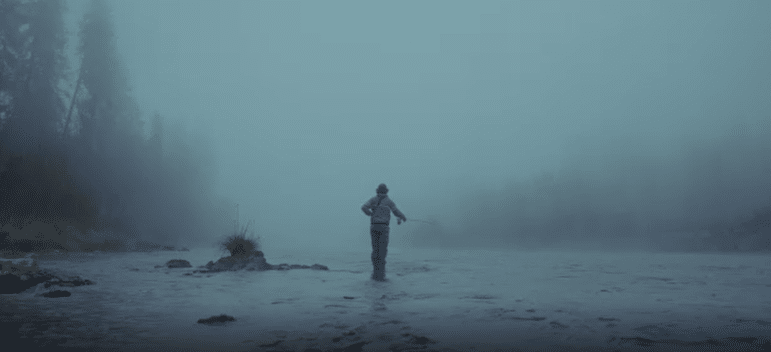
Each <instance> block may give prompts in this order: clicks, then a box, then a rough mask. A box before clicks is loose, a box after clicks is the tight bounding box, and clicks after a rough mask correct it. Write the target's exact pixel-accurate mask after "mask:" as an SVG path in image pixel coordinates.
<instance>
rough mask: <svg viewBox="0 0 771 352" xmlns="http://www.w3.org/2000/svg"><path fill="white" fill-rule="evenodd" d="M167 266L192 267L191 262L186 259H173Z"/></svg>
mask: <svg viewBox="0 0 771 352" xmlns="http://www.w3.org/2000/svg"><path fill="white" fill-rule="evenodd" d="M166 266H167V267H169V268H190V267H192V265H190V262H188V261H187V260H184V259H172V260H169V261H168V262H166Z"/></svg>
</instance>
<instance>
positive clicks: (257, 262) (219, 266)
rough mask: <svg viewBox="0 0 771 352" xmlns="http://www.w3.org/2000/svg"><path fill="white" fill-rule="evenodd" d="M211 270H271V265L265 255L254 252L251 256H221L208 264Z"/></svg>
mask: <svg viewBox="0 0 771 352" xmlns="http://www.w3.org/2000/svg"><path fill="white" fill-rule="evenodd" d="M206 269H208V270H209V271H214V272H216V271H236V270H260V271H262V270H269V269H271V265H270V264H268V263H267V262H266V261H265V257H263V256H260V255H257V254H256V253H255V254H252V255H249V256H245V255H243V256H242V255H239V256H228V257H224V258H220V259H219V260H217V261H216V262H209V263H208V264H206Z"/></svg>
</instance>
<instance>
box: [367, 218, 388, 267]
mask: <svg viewBox="0 0 771 352" xmlns="http://www.w3.org/2000/svg"><path fill="white" fill-rule="evenodd" d="M388 233H389V228H388V226H387V225H379V224H378V225H372V227H370V235H371V237H372V278H373V279H375V280H382V279H384V278H385V257H386V254H387V253H388Z"/></svg>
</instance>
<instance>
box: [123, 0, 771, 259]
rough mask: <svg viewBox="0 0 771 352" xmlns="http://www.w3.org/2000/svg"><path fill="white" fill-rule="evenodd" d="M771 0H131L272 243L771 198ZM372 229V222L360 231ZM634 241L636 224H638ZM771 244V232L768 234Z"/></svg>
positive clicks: (567, 223) (727, 211) (165, 75)
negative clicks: (397, 215)
mask: <svg viewBox="0 0 771 352" xmlns="http://www.w3.org/2000/svg"><path fill="white" fill-rule="evenodd" d="M770 10H771V9H770V8H769V5H767V4H765V3H764V2H742V3H721V2H698V3H693V2H687V3H686V2H671V3H663V2H648V1H636V2H564V1H549V2H540V1H503V2H501V1H487V2H485V1H475V2H454V1H452V2H435V1H424V2H419V3H415V2H389V3H387V4H385V3H382V4H381V3H370V2H368V3H360V2H350V1H339V2H323V3H322V2H311V1H300V2H295V1H292V2H284V1H276V2H273V1H261V2H257V1H230V2H226V3H219V2H209V1H189V2H179V1H164V2H161V3H156V2H143V1H132V2H116V3H114V4H113V13H112V14H113V16H114V21H115V28H116V37H117V43H118V48H119V52H120V53H121V55H122V58H123V60H124V62H125V65H126V68H127V70H128V72H129V73H130V76H129V77H130V80H131V82H132V86H133V87H134V92H135V96H136V98H137V101H138V102H139V104H140V106H142V108H143V109H144V110H146V111H147V112H148V113H150V112H152V111H158V112H160V113H161V114H162V115H164V116H166V117H168V118H169V119H170V120H172V119H173V120H181V121H186V126H188V127H189V128H190V129H192V130H194V131H197V132H198V133H200V134H201V135H202V136H204V137H205V138H207V139H209V140H211V141H212V142H211V143H212V146H213V147H214V148H215V149H216V166H213V167H216V170H217V173H218V176H219V177H218V179H217V182H218V188H217V189H218V190H219V191H220V192H221V193H222V194H224V195H226V196H227V197H228V198H229V199H230V200H232V202H233V203H238V204H240V209H241V216H242V217H243V218H251V219H254V220H255V221H256V223H257V229H258V231H259V232H260V233H261V234H262V235H263V238H264V240H265V241H267V242H271V241H312V242H316V243H318V244H319V245H321V244H329V243H344V242H349V241H359V242H362V243H365V244H366V241H368V239H367V236H366V230H367V229H366V226H367V224H366V219H365V218H363V217H361V214H360V213H359V212H358V211H357V209H358V206H359V205H360V204H361V203H363V202H364V201H365V200H366V199H367V198H368V197H369V196H371V195H373V193H374V188H375V186H376V185H377V184H379V183H381V182H384V183H386V184H388V186H389V188H390V189H391V190H392V192H391V193H390V195H391V197H392V199H394V200H395V201H396V202H397V204H399V205H400V207H401V209H402V210H403V211H404V213H405V214H406V215H407V217H408V218H410V217H412V218H429V217H433V218H434V219H436V220H438V221H439V222H440V223H441V224H443V225H444V227H443V228H442V230H441V231H442V232H441V233H438V232H437V231H436V229H435V230H434V231H433V232H431V230H430V229H418V226H417V224H415V223H409V222H408V223H407V224H406V226H405V227H402V228H398V231H397V232H396V233H395V234H394V238H395V241H399V238H402V237H403V239H404V240H405V241H406V242H409V243H420V244H426V245H436V244H448V243H453V244H459V245H461V244H462V245H464V246H465V245H474V244H476V245H497V243H499V242H505V243H507V244H510V245H513V246H517V245H518V244H519V243H533V242H535V243H538V244H542V245H547V244H549V243H551V242H554V241H564V240H568V241H573V242H577V243H580V242H582V241H583V240H584V239H591V238H598V237H603V236H604V235H600V234H599V233H603V234H606V235H607V236H609V237H615V238H618V237H634V238H638V239H639V238H640V237H641V236H642V237H646V238H647V237H651V238H652V237H654V236H655V235H657V234H658V233H662V232H677V231H681V232H683V231H698V230H702V229H703V228H705V227H706V226H709V225H711V223H712V222H714V221H733V220H734V219H735V218H736V217H741V216H751V215H752V211H753V210H756V209H759V208H761V207H763V206H768V205H771V198H769V196H770V195H771V187H769V186H770V185H769V182H771V181H769V180H771V178H769V177H768V175H769V171H771V157H769V155H771V153H769V152H770V151H771V150H770V149H769V148H771V147H770V146H769V143H767V140H768V137H769V136H771V123H769V121H770V116H769V108H771V106H769V99H768V97H769V93H771V85H770V84H771V83H769V82H770V80H769V77H771V69H770V68H769V65H767V64H764V63H765V62H769V59H771V49H769V48H771V45H768V43H769V33H771V31H770V29H771V25H769V22H768V21H766V20H765V19H766V18H767V15H768V14H769V13H770ZM362 233H364V235H362ZM622 242H623V241H622ZM767 246H768V245H767Z"/></svg>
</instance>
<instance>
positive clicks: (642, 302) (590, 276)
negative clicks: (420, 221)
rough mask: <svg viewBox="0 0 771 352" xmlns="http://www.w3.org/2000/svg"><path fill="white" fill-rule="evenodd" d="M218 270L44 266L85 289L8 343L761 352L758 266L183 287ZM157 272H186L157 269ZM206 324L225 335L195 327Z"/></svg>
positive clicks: (348, 269)
mask: <svg viewBox="0 0 771 352" xmlns="http://www.w3.org/2000/svg"><path fill="white" fill-rule="evenodd" d="M221 254H222V253H220V252H219V251H217V250H213V249H192V250H190V251H186V252H151V253H118V254H115V253H93V254H68V255H66V256H62V257H57V258H48V259H44V260H40V266H41V267H42V268H44V269H47V270H50V271H53V272H59V273H62V274H69V275H78V276H80V277H82V278H85V279H89V280H92V281H94V282H95V283H96V284H95V285H88V286H79V287H73V288H67V290H69V291H71V292H72V296H70V297H64V298H45V297H40V296H39V295H35V292H33V291H34V290H29V291H28V292H25V293H21V294H16V295H0V300H1V301H2V303H3V307H4V308H3V309H5V310H9V309H17V310H18V312H19V314H18V316H20V317H22V318H21V319H27V320H28V321H27V323H28V324H25V325H24V326H22V328H21V331H20V332H19V334H20V335H21V336H23V337H25V339H26V340H27V341H29V342H30V343H32V344H39V345H40V346H48V347H51V348H54V347H57V348H58V347H68V346H70V347H73V348H93V347H114V348H117V349H120V350H147V349H151V348H152V349H156V350H159V351H168V350H239V351H240V350H243V351H248V350H266V351H268V350H277V351H287V350H291V351H295V350H296V351H331V350H337V351H381V350H382V351H388V350H392V351H409V350H437V351H440V350H459V351H465V350H496V349H501V350H508V349H510V348H512V347H516V348H520V349H522V350H531V349H532V350H540V349H542V348H545V347H547V346H551V348H550V349H549V350H587V351H599V350H608V351H617V350H640V351H643V350H644V351H649V350H694V351H708V350H715V351H722V350H737V351H744V350H753V349H754V350H765V349H766V348H767V349H769V350H771V342H769V341H768V338H769V336H771V256H768V255H739V254H676V253H666V254H662V253H646V252H615V253H610V252H591V251H581V252H571V251H566V250H538V251H504V250H500V251H496V250H457V249H455V250H439V249H431V250H425V249H399V248H392V249H390V251H389V254H388V259H387V260H388V265H387V268H388V274H387V275H388V281H386V282H373V281H371V280H369V275H370V271H371V265H370V263H369V253H368V252H367V250H366V248H361V249H350V248H349V249H339V250H331V249H323V250H322V249H316V250H312V249H305V250H298V249H297V248H292V249H290V248H272V249H270V250H269V251H268V250H266V259H267V260H268V262H269V263H271V264H280V263H289V264H307V265H311V264H315V263H319V264H323V265H326V266H328V267H329V269H330V270H329V271H319V270H309V269H295V270H287V271H265V272H255V271H243V272H223V273H209V274H206V273H195V272H194V271H195V270H199V269H200V268H198V267H199V266H201V265H204V264H206V262H208V261H209V260H216V259H217V258H219V257H220V256H221ZM170 259H185V260H188V261H190V263H191V264H192V265H193V268H179V269H169V268H166V267H160V268H157V267H156V266H157V265H162V264H164V263H165V262H166V261H168V260H170ZM37 293H40V291H38V292H37ZM9 307H14V308H9ZM25 312H26V313H30V314H32V313H34V314H35V316H36V317H37V318H33V317H32V316H27V317H25V316H24V314H26V313H25ZM219 314H227V315H231V316H233V317H235V318H236V321H234V322H228V323H225V324H222V325H204V324H198V323H197V320H198V319H201V318H208V317H210V316H212V315H219ZM6 315H7V314H6ZM41 317H47V318H45V319H42V318H41ZM35 319H42V320H46V319H48V322H44V321H42V320H38V321H35Z"/></svg>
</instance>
